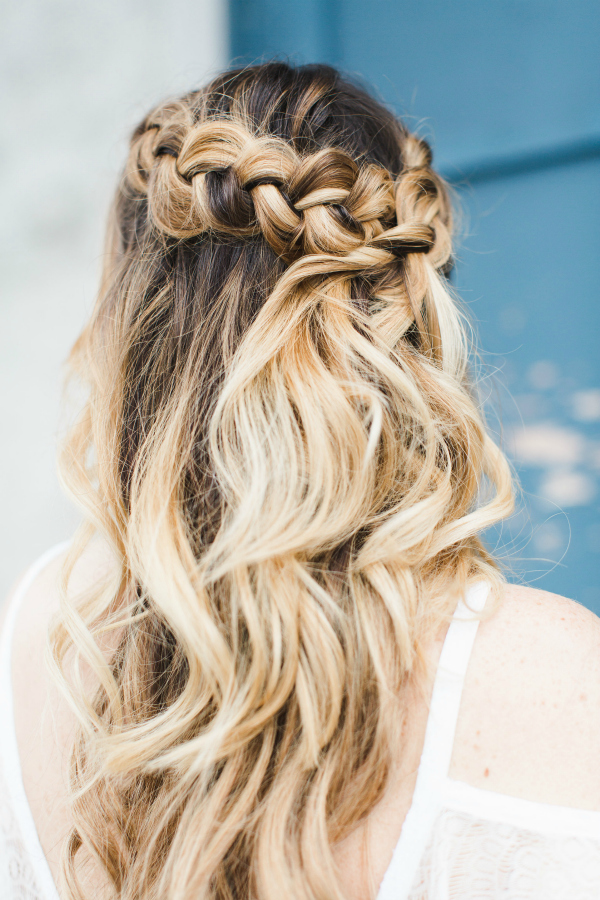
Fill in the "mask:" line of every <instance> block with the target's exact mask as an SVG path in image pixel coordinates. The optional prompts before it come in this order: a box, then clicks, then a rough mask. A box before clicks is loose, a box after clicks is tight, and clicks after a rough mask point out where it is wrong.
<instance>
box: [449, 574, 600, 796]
mask: <svg viewBox="0 0 600 900" xmlns="http://www.w3.org/2000/svg"><path fill="white" fill-rule="evenodd" d="M599 755H600V619H599V618H598V617H597V616H596V615H594V613H592V612H590V610H588V609H586V608H585V607H584V606H582V605H581V604H579V603H576V602H575V601H573V600H569V599H567V598H566V597H560V596H558V595H556V594H551V593H548V592H546V591H540V590H536V589H533V588H528V587H524V586H517V585H506V586H505V588H504V591H503V595H502V597H501V600H500V603H499V605H498V608H497V610H496V611H495V612H494V614H493V615H491V616H490V617H489V618H488V619H485V620H484V621H482V623H481V625H480V627H479V632H478V635H477V639H476V641H475V646H474V648H473V655H472V658H471V662H470V665H469V671H468V674H467V679H466V682H465V690H464V695H463V704H462V708H461V714H460V717H459V725H458V729H457V736H456V743H455V752H454V758H453V764H452V769H451V776H452V777H455V778H458V779H459V780H462V781H469V782H470V783H472V784H475V785H476V786H480V787H487V788H488V789H490V790H496V791H499V792H501V793H509V794H514V795H517V796H522V797H525V798H526V799H531V800H538V801H540V802H547V803H554V804H558V805H565V806H578V807H581V808H588V809H597V810H600V767H599V766H598V758H599Z"/></svg>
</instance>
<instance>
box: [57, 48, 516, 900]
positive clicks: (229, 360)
mask: <svg viewBox="0 0 600 900" xmlns="http://www.w3.org/2000/svg"><path fill="white" fill-rule="evenodd" d="M451 259H452V246H451V213H450V204H449V199H448V194H447V190H446V187H445V185H444V184H443V182H442V181H441V179H440V178H439V177H438V176H437V175H436V174H435V173H434V172H433V171H432V169H431V153H430V150H429V147H428V145H427V144H426V142H425V141H423V140H420V139H418V138H417V137H415V136H414V135H412V134H410V133H409V132H408V131H407V129H406V128H405V127H404V126H403V125H402V124H401V123H399V122H398V121H397V120H396V119H395V118H394V117H393V116H392V115H391V114H390V113H389V112H388V111H386V110H385V109H384V108H383V107H382V106H380V105H379V104H378V103H377V102H375V101H374V100H373V99H372V98H371V97H369V96H368V95H367V94H366V93H364V92H363V91H362V90H361V89H359V88H357V87H356V86H354V85H353V84H351V83H349V82H347V81H345V80H344V79H342V78H341V76H340V75H339V74H338V73H337V72H336V71H335V70H333V69H331V68H328V67H325V66H307V67H300V68H291V67H290V66H288V65H285V64H283V63H272V64H268V65H263V66H257V67H254V68H248V69H244V70H239V71H233V72H228V73H225V74H224V75H222V76H220V77H219V78H217V79H216V80H214V81H213V82H212V83H211V84H210V85H209V86H208V87H207V88H205V89H203V90H200V91H197V92H193V93H190V94H189V95H187V96H185V97H183V98H182V99H180V100H177V101H174V102H169V103H166V104H164V105H162V106H159V107H158V108H156V109H155V110H154V111H153V112H152V113H150V115H149V116H148V117H147V118H146V119H145V120H144V121H143V122H142V123H141V125H140V126H139V127H138V128H137V129H136V131H135V132H134V134H133V137H132V141H131V147H130V153H129V159H128V162H127V166H126V170H125V173H124V177H123V179H122V181H121V184H120V186H119V189H118V192H117V198H116V203H115V206H114V214H113V216H112V220H111V227H110V230H109V241H108V248H107V260H106V265H105V271H104V276H103V280H102V286H101V292H100V296H99V299H98V303H97V306H96V309H95V312H94V314H93V317H92V320H91V322H90V323H89V325H88V326H87V327H86V329H85V331H84V333H83V335H82V336H81V338H80V339H79V341H78V343H77V345H76V347H75V350H74V353H73V362H74V365H75V367H76V368H77V370H78V371H79V373H80V374H81V376H82V377H83V378H84V379H85V380H86V381H87V382H88V385H89V401H88V403H87V406H86V409H85V412H84V415H83V416H82V417H81V419H80V421H79V423H78V424H77V425H76V427H75V428H74V430H73V432H72V434H71V438H70V441H69V443H68V445H67V448H66V449H67V452H66V456H65V458H64V470H65V477H66V479H67V481H68V483H69V485H70V487H71V490H72V491H73V492H74V493H75V494H76V495H77V497H78V499H79V501H80V502H82V503H83V504H84V506H85V507H86V509H87V511H88V514H89V515H88V517H89V520H90V521H91V522H92V523H93V527H94V528H95V529H97V530H99V531H100V532H101V533H102V534H103V535H104V537H105V538H106V539H107V540H108V541H109V542H110V544H111V546H112V548H113V550H114V552H115V554H116V556H117V559H118V561H119V563H120V572H119V578H118V579H117V582H111V583H110V584H107V585H106V586H105V587H104V588H101V587H100V586H98V588H97V590H96V591H95V593H94V596H93V597H92V598H91V599H90V598H88V599H87V600H86V601H85V603H81V604H80V606H79V607H77V608H75V607H74V606H71V607H70V608H69V607H68V608H67V609H66V611H65V613H64V622H63V624H62V625H59V627H58V629H57V632H56V635H55V648H54V649H55V654H56V657H57V659H58V661H59V662H62V660H63V658H64V654H65V652H66V649H67V648H68V646H69V645H70V644H75V646H76V648H77V649H78V650H79V652H80V653H81V655H82V656H84V657H85V658H86V660H87V661H88V662H89V663H90V664H91V665H92V667H93V669H94V671H95V672H96V673H97V675H98V679H99V683H100V687H99V688H98V694H97V696H96V698H95V701H94V704H93V706H94V709H93V710H91V709H90V708H89V707H85V705H84V704H83V703H82V704H81V719H82V729H81V734H80V738H79V743H78V747H77V749H76V764H75V765H74V768H73V776H72V790H73V797H74V800H73V816H74V823H75V827H74V831H73V833H72V836H71V841H70V843H69V845H68V848H67V852H66V854H65V871H66V872H67V880H68V882H69V888H68V890H69V891H71V892H72V895H73V896H76V891H75V888H74V881H73V877H72V871H73V860H74V858H75V856H76V854H77V852H78V850H79V848H80V846H81V845H83V847H84V848H85V850H86V851H87V852H88V853H91V854H92V855H93V856H95V857H96V859H97V861H99V862H100V864H101V865H102V866H103V867H104V868H105V870H106V872H107V874H108V877H109V879H110V881H111V884H114V887H115V896H117V895H118V896H119V897H123V898H128V900H129V898H131V900H133V898H135V900H142V898H148V900H149V898H151V897H152V898H154V897H161V898H173V900H174V898H177V900H191V898H192V897H193V898H194V900H198V898H202V897H205V898H209V897H211V898H223V900H224V898H234V897H235V898H236V900H241V898H244V897H254V898H261V900H262V898H265V900H266V898H269V900H271V898H272V900H280V898H281V897H294V898H303V900H304V898H306V900H308V898H316V897H328V898H334V897H341V893H340V889H339V886H338V883H337V878H336V871H335V867H334V865H333V858H332V855H331V849H330V848H331V845H332V844H333V843H335V842H336V841H338V840H340V839H341V838H343V837H344V836H345V835H346V834H348V833H349V832H350V831H351V830H352V828H353V827H354V826H355V825H356V823H357V822H358V821H359V819H361V818H362V817H363V816H364V815H365V814H367V813H368V812H369V811H370V810H371V809H372V808H373V806H374V805H375V803H376V802H377V801H378V800H379V799H380V797H381V795H382V792H383V789H384V787H385V784H386V778H387V775H388V771H389V767H390V763H391V760H392V756H391V754H392V749H391V748H394V747H395V748H400V750H398V749H396V750H395V753H396V754H397V753H398V752H401V744H399V743H398V741H399V727H398V726H399V722H398V718H399V717H398V715H397V714H396V713H392V710H396V709H397V708H398V707H397V704H398V698H401V697H402V688H403V687H404V686H405V685H406V684H407V683H408V681H409V680H411V679H414V678H417V677H418V675H419V674H420V672H421V667H420V663H421V656H422V654H421V650H422V647H423V643H424V641H425V640H426V639H427V637H428V636H429V635H430V634H431V633H432V631H433V630H435V628H436V627H437V626H438V625H439V624H440V621H441V619H442V618H443V617H444V616H446V615H447V614H448V612H449V611H450V610H451V608H452V604H453V602H455V598H456V591H457V590H458V589H460V588H462V587H464V585H465V583H466V582H467V581H469V580H472V579H475V578H478V577H482V575H485V576H486V577H492V578H493V577H494V574H495V568H494V564H493V561H492V560H491V558H490V557H489V556H488V554H487V553H486V551H485V550H484V548H483V545H482V544H481V542H480V540H479V538H478V533H479V532H480V531H481V529H482V528H484V527H486V526H488V525H489V524H491V523H493V522H495V521H497V520H498V519H499V518H501V517H502V516H503V515H505V514H506V513H507V512H508V510H509V509H510V505H511V489H510V478H509V473H508V469H507V466H506V463H505V461H504V458H503V457H502V455H501V454H500V453H499V451H498V450H497V449H496V448H495V446H494V444H493V443H492V442H491V440H490V438H489V437H488V435H487V433H486V430H485V427H484V423H483V420H482V417H481V413H480V410H479V408H478V405H477V402H476V399H475V396H474V392H473V390H472V387H471V384H470V382H469V376H468V373H469V369H468V359H467V355H468V342H467V340H466V337H465V330H464V324H463V319H462V316H461V314H460V313H459V311H458V308H457V305H456V302H455V300H454V299H453V297H452V295H451V292H450V291H449V287H448V282H447V279H446V274H447V272H448V269H449V267H450V265H451ZM483 494H485V496H482V495H483ZM79 549H80V548H78V550H77V551H76V553H77V552H79ZM453 597H454V601H453ZM107 628H109V629H110V628H113V629H114V630H115V632H116V633H117V634H118V642H119V647H118V650H117V652H116V654H115V656H114V659H113V663H112V668H111V669H110V671H108V672H107V671H106V670H105V669H103V667H102V665H101V664H99V662H98V658H97V657H96V658H95V657H94V656H93V653H92V649H91V646H92V645H90V643H89V641H88V642H87V643H86V639H85V635H86V631H88V632H90V633H91V634H92V636H94V637H95V638H97V637H98V636H99V635H100V633H101V629H102V630H104V631H106V629H107ZM394 703H395V704H396V705H395V706H394ZM67 896H69V894H67Z"/></svg>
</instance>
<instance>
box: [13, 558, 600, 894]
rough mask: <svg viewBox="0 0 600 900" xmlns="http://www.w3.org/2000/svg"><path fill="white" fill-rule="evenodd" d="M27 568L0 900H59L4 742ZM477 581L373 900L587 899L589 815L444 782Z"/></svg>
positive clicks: (599, 881)
mask: <svg viewBox="0 0 600 900" xmlns="http://www.w3.org/2000/svg"><path fill="white" fill-rule="evenodd" d="M65 546H66V545H65V544H61V545H60V546H58V547H55V548H53V549H52V550H49V551H48V552H47V553H46V554H44V556H43V557H42V558H41V559H40V560H38V562H37V563H36V564H35V565H34V566H33V567H32V568H31V569H30V571H29V572H28V574H27V575H26V577H25V578H24V580H23V582H22V583H21V585H20V588H19V590H18V591H17V593H16V594H15V596H14V598H13V600H12V603H11V606H10V609H9V611H8V615H7V619H6V623H5V627H4V630H3V634H2V638H1V643H0V900H17V898H18V900H59V897H58V893H57V890H56V887H55V885H54V882H53V880H52V876H51V874H50V870H49V868H48V864H47V862H46V859H45V857H44V854H43V851H42V849H41V847H40V843H39V840H38V836H37V832H36V828H35V823H34V821H33V818H32V815H31V811H30V808H29V804H28V802H27V797H26V794H25V790H24V788H23V779H22V776H21V767H20V762H19V754H18V748H17V742H16V737H15V727H14V716H13V702H12V685H11V668H10V654H11V641H12V633H13V629H14V623H15V618H16V614H17V610H18V607H19V603H20V602H21V600H22V598H23V596H24V594H25V592H26V591H27V589H28V587H29V586H30V585H31V583H32V582H33V580H34V578H35V577H36V576H37V575H38V574H39V573H40V572H41V570H42V569H43V568H44V566H45V565H46V564H47V563H48V562H50V560H51V559H53V558H54V557H55V556H57V555H58V554H59V553H60V552H62V550H64V549H65ZM486 596H487V586H486V585H485V584H478V585H475V586H474V587H473V588H472V589H471V590H470V591H469V592H468V594H467V597H466V598H465V600H466V605H465V603H462V602H461V603H459V606H458V608H457V610H456V613H455V615H454V618H453V621H452V623H451V625H450V628H449V629H448V633H447V636H446V639H445V642H444V646H443V649H442V654H441V656H440V661H439V665H438V671H437V673H436V679H435V684H434V688H433V694H432V698H431V707H430V712H429V719H428V722H427V730H426V735H425V743H424V746H423V753H422V756H421V763H420V766H419V772H418V777H417V783H416V787H415V792H414V796H413V800H412V804H411V807H410V810H409V813H408V815H407V817H406V820H405V823H404V826H403V828H402V834H401V835H400V840H399V841H398V844H397V845H396V849H395V851H394V855H393V858H392V861H391V863H390V865H389V867H388V870H387V872H386V873H385V876H384V878H383V881H382V883H381V886H380V889H379V893H378V895H377V900H599V898H600V812H591V811H587V810H579V809H572V808H570V807H563V806H551V805H549V804H545V803H534V802H532V801H528V800H520V799H518V798H516V797H509V796H507V795H504V794H497V793H493V792H492V791H487V790H482V789H481V788H475V787H472V786H470V785H468V784H465V783H463V782H460V781H454V780H453V779H451V778H449V777H448V774H447V773H448V769H449V766H450V758H451V755H452V745H453V742H454V732H455V730H456V722H457V718H458V711H459V706H460V699H461V694H462V687H463V681H464V677H465V673H466V670H467V665H468V662H469V657H470V654H471V649H472V646H473V642H474V640H475V635H476V632H477V626H478V620H477V619H476V618H474V617H473V616H472V615H471V613H470V612H469V610H474V611H479V610H481V609H482V608H483V606H484V604H485V600H486Z"/></svg>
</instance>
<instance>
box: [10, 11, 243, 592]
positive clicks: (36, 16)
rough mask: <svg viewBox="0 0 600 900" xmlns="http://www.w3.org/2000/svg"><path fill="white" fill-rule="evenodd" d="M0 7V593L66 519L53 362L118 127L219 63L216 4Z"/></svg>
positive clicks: (65, 336)
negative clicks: (57, 467) (57, 456)
mask: <svg viewBox="0 0 600 900" xmlns="http://www.w3.org/2000/svg"><path fill="white" fill-rule="evenodd" d="M0 15H1V18H2V23H3V27H2V29H1V30H0V85H1V90H2V94H3V97H2V109H3V115H2V116H1V117H0V159H1V161H2V165H1V166H0V184H1V188H0V191H1V197H2V203H1V212H0V232H1V234H0V258H1V272H2V276H1V279H0V285H1V293H0V403H1V412H0V414H1V423H2V429H1V440H0V502H1V510H2V515H1V516H0V598H2V597H4V595H5V593H6V590H7V588H8V587H9V585H10V584H11V582H13V581H14V579H15V578H16V577H17V576H18V574H19V573H20V571H21V570H22V569H23V567H24V566H26V565H27V564H28V563H29V562H30V561H31V560H33V559H34V558H35V557H36V555H38V554H39V553H41V552H42V551H43V550H44V549H45V548H47V547H49V546H51V545H52V544H53V543H56V542H57V541H59V540H62V539H64V538H65V537H68V536H69V535H70V534H71V533H72V531H73V528H74V526H75V524H76V522H77V520H78V513H77V511H76V510H75V509H74V508H73V507H72V506H71V504H70V502H69V501H68V500H67V499H66V498H65V497H64V496H63V494H62V491H61V488H60V487H59V484H58V480H57V477H56V472H55V450H56V439H57V436H58V434H59V432H60V429H61V428H62V426H63V424H64V417H63V418H62V419H61V415H60V403H59V400H60V390H61V367H62V364H63V361H64V359H65V357H66V354H67V352H68V349H69V346H70V345H71V343H72V341H73V339H74V338H75V336H76V334H77V332H78V330H79V329H80V327H81V325H82V323H83V322H84V320H85V318H86V316H87V314H88V312H89V310H90V308H91V305H92V303H93V299H94V293H95V289H96V285H97V278H98V271H99V263H100V255H101V248H102V233H103V227H104V217H105V212H106V208H107V206H108V202H109V199H110V195H111V191H112V188H113V185H114V183H115V179H116V176H117V173H118V171H119V168H120V166H121V164H122V162H123V159H124V154H125V146H126V139H127V135H128V132H129V131H130V129H131V127H132V126H133V125H135V123H136V122H137V120H138V119H139V118H140V117H141V116H142V115H143V114H144V112H145V111H146V109H147V108H148V107H149V106H150V105H151V104H152V103H154V102H155V101H156V100H159V99H160V98H162V97H164V96H168V95H171V94H172V93H174V92H177V91H180V90H182V89H187V88H189V87H191V86H193V85H195V84H198V83H201V82H203V81H204V80H205V79H206V77H207V76H209V75H211V74H212V73H214V72H215V71H218V70H219V69H220V68H222V67H224V66H225V65H226V63H227V59H226V56H227V21H226V19H227V10H226V3H225V2H224V0H196V2H193V3H192V2H190V0H170V2H169V3H162V2H157V0H118V2H117V0H104V2H103V3H90V2H83V3H81V2H76V0H52V2H50V0H36V2H32V3H10V4H9V3H8V2H6V0H4V2H2V4H1V9H0ZM0 602H1V601H0Z"/></svg>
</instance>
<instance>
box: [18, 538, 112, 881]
mask: <svg viewBox="0 0 600 900" xmlns="http://www.w3.org/2000/svg"><path fill="white" fill-rule="evenodd" d="M66 552H67V551H66V550H64V551H63V552H59V553H56V554H54V555H53V556H52V558H51V559H50V560H49V561H48V563H47V564H46V565H44V566H43V568H42V569H41V570H40V571H39V573H38V574H37V575H36V577H35V578H34V579H33V581H32V582H31V583H30V584H29V586H28V587H27V588H26V590H25V593H24V595H23V596H22V598H21V600H20V602H19V608H18V612H17V618H16V622H15V629H14V635H13V642H12V675H13V684H12V688H13V697H14V711H15V731H16V737H17V745H18V751H19V757H20V762H21V770H22V776H23V783H24V787H25V792H26V794H27V799H28V802H29V806H30V808H31V813H32V815H33V819H34V822H35V825H36V830H37V832H38V835H39V838H40V842H41V844H42V847H43V849H44V851H45V854H46V857H47V859H48V862H49V865H50V869H51V871H52V874H53V876H54V878H55V880H57V879H58V870H59V856H60V848H61V844H62V841H63V840H64V838H65V837H66V835H67V833H68V831H69V828H70V820H69V816H68V813H67V807H66V798H67V780H66V770H67V767H68V757H69V753H68V751H69V749H70V747H71V744H72V740H73V736H74V733H75V727H76V722H75V719H74V716H73V714H72V713H71V710H70V708H69V706H68V704H67V702H66V700H65V698H64V696H63V695H62V694H61V693H60V692H59V691H58V689H57V688H56V687H55V686H54V684H53V683H52V682H51V681H50V679H49V675H48V672H47V670H46V666H45V662H44V652H45V647H46V642H47V635H48V627H49V624H50V620H51V618H52V615H53V613H54V612H56V611H58V609H59V604H60V591H59V579H60V576H61V572H62V568H63V563H64V561H65V556H66ZM114 565H115V561H114V558H113V557H112V555H111V553H110V551H109V550H108V547H107V546H106V545H105V544H104V543H103V542H101V541H97V540H95V541H93V542H91V543H90V544H89V545H88V547H87V548H86V549H85V551H84V552H83V554H82V555H81V557H80V558H79V559H78V561H77V563H76V565H75V568H74V570H73V577H72V579H71V580H70V582H69V593H70V594H71V593H72V594H73V595H74V596H76V595H78V594H79V593H80V592H82V591H85V590H87V589H88V588H90V587H92V586H93V585H94V583H95V582H96V581H97V579H98V578H99V577H100V576H101V575H102V574H105V573H107V572H108V571H110V570H111V568H112V567H113V566H114ZM23 577H25V578H26V577H27V573H25V575H24V576H21V577H20V578H19V579H17V581H16V583H15V587H14V588H13V592H12V594H11V596H12V595H14V593H15V591H20V590H22V587H23ZM10 599H11V597H10V596H9V598H8V601H10ZM7 605H8V602H7V603H5V609H4V610H3V612H5V610H6V608H7Z"/></svg>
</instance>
